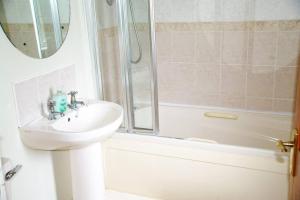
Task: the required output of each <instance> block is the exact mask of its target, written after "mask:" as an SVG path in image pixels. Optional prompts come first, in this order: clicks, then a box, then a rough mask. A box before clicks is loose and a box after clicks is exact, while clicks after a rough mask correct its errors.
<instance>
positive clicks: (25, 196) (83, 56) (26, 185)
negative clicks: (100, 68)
mask: <svg viewBox="0 0 300 200" xmlns="http://www.w3.org/2000/svg"><path fill="white" fill-rule="evenodd" d="M82 1H83V0H72V1H71V10H72V12H71V13H72V14H71V25H70V30H69V34H68V36H67V38H66V41H65V42H64V44H63V46H62V48H61V49H60V50H59V51H58V52H57V53H56V54H54V55H53V56H51V57H49V58H46V59H42V60H39V59H33V58H30V57H27V56H25V55H23V54H22V53H21V52H20V51H19V50H17V49H16V48H15V47H14V46H13V45H12V44H11V43H10V42H9V40H8V39H7V37H6V36H5V34H4V32H3V31H2V30H0V91H1V95H0V105H1V108H0V111H1V115H0V138H1V140H0V147H1V154H2V156H4V157H8V158H11V159H12V160H13V161H14V162H15V163H20V164H22V165H23V168H22V170H21V171H20V173H19V174H18V176H17V177H16V178H15V179H14V180H13V182H12V192H13V197H12V200H55V199H57V198H56V191H55V178H54V172H53V170H54V169H53V168H54V167H53V165H52V157H51V154H50V152H42V151H34V150H31V149H28V148H27V147H25V146H24V145H23V144H22V141H21V140H20V136H19V131H18V128H17V120H16V109H15V101H14V95H13V88H12V85H13V83H15V82H19V81H21V80H26V79H29V78H32V77H35V76H37V75H40V74H44V73H47V72H50V71H53V70H56V69H60V68H62V67H65V66H68V65H71V64H75V65H76V72H77V80H78V84H77V85H78V86H79V94H80V95H81V96H83V97H88V98H93V97H95V95H96V94H95V92H94V91H95V90H94V85H93V81H92V80H93V77H92V73H91V70H92V68H91V64H90V54H89V48H88V40H87V33H86V27H85V21H84V18H83V13H82Z"/></svg>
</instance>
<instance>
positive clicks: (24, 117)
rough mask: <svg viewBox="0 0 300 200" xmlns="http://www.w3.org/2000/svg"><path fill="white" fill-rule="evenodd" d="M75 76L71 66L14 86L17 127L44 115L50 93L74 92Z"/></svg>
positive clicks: (75, 85) (75, 87) (75, 86)
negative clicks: (60, 91) (58, 91)
mask: <svg viewBox="0 0 300 200" xmlns="http://www.w3.org/2000/svg"><path fill="white" fill-rule="evenodd" d="M75 75H76V71H75V66H74V65H72V66H69V67H66V68H63V69H60V70H56V71H53V72H50V73H47V74H44V75H41V76H38V77H36V78H33V79H30V80H26V81H23V82H20V83H17V84H15V86H14V87H15V96H16V102H17V110H18V121H19V126H24V125H26V124H27V123H30V122H32V121H33V120H36V119H38V118H40V117H42V116H45V115H46V113H47V112H48V111H47V101H48V99H49V98H50V97H51V93H52V92H53V93H56V91H57V90H62V91H64V92H69V91H70V90H76V89H77V84H76V76H75Z"/></svg>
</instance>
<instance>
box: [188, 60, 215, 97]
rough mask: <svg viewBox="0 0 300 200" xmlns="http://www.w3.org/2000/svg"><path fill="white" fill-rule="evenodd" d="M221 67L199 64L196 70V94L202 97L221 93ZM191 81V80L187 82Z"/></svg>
mask: <svg viewBox="0 0 300 200" xmlns="http://www.w3.org/2000/svg"><path fill="white" fill-rule="evenodd" d="M220 70H221V68H220V66H219V65H213V64H198V65H197V66H196V69H195V77H194V78H195V80H194V81H193V82H194V83H195V85H194V87H193V88H194V90H195V93H197V94H198V93H201V94H202V96H204V95H205V94H206V95H210V94H219V92H220V87H219V86H220V81H221V80H220ZM187 81H189V80H187Z"/></svg>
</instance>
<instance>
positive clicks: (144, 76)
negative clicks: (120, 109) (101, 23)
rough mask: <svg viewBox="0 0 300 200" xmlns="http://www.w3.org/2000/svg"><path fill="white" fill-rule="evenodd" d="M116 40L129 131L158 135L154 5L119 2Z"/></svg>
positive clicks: (140, 1) (140, 0)
mask: <svg viewBox="0 0 300 200" xmlns="http://www.w3.org/2000/svg"><path fill="white" fill-rule="evenodd" d="M118 9H119V12H118V13H119V25H120V27H119V28H120V31H119V41H120V53H121V54H120V55H121V68H122V77H123V88H124V91H125V93H126V95H125V96H126V97H125V98H126V105H125V106H126V110H127V112H126V113H127V116H126V117H127V119H128V127H127V128H128V130H129V132H144V133H157V132H158V108H157V107H158V102H157V84H156V63H155V61H156V59H155V53H154V52H155V51H154V39H155V38H154V21H153V12H152V11H153V6H152V3H151V1H148V0H118Z"/></svg>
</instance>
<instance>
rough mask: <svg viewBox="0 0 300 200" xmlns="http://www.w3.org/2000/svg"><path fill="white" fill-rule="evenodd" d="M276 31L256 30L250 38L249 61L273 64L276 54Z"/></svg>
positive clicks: (256, 63) (257, 63)
mask: <svg viewBox="0 0 300 200" xmlns="http://www.w3.org/2000/svg"><path fill="white" fill-rule="evenodd" d="M276 36H277V34H276V33H275V32H254V33H251V34H250V39H249V61H248V62H249V63H251V64H254V65H273V64H274V62H275V54H276Z"/></svg>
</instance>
